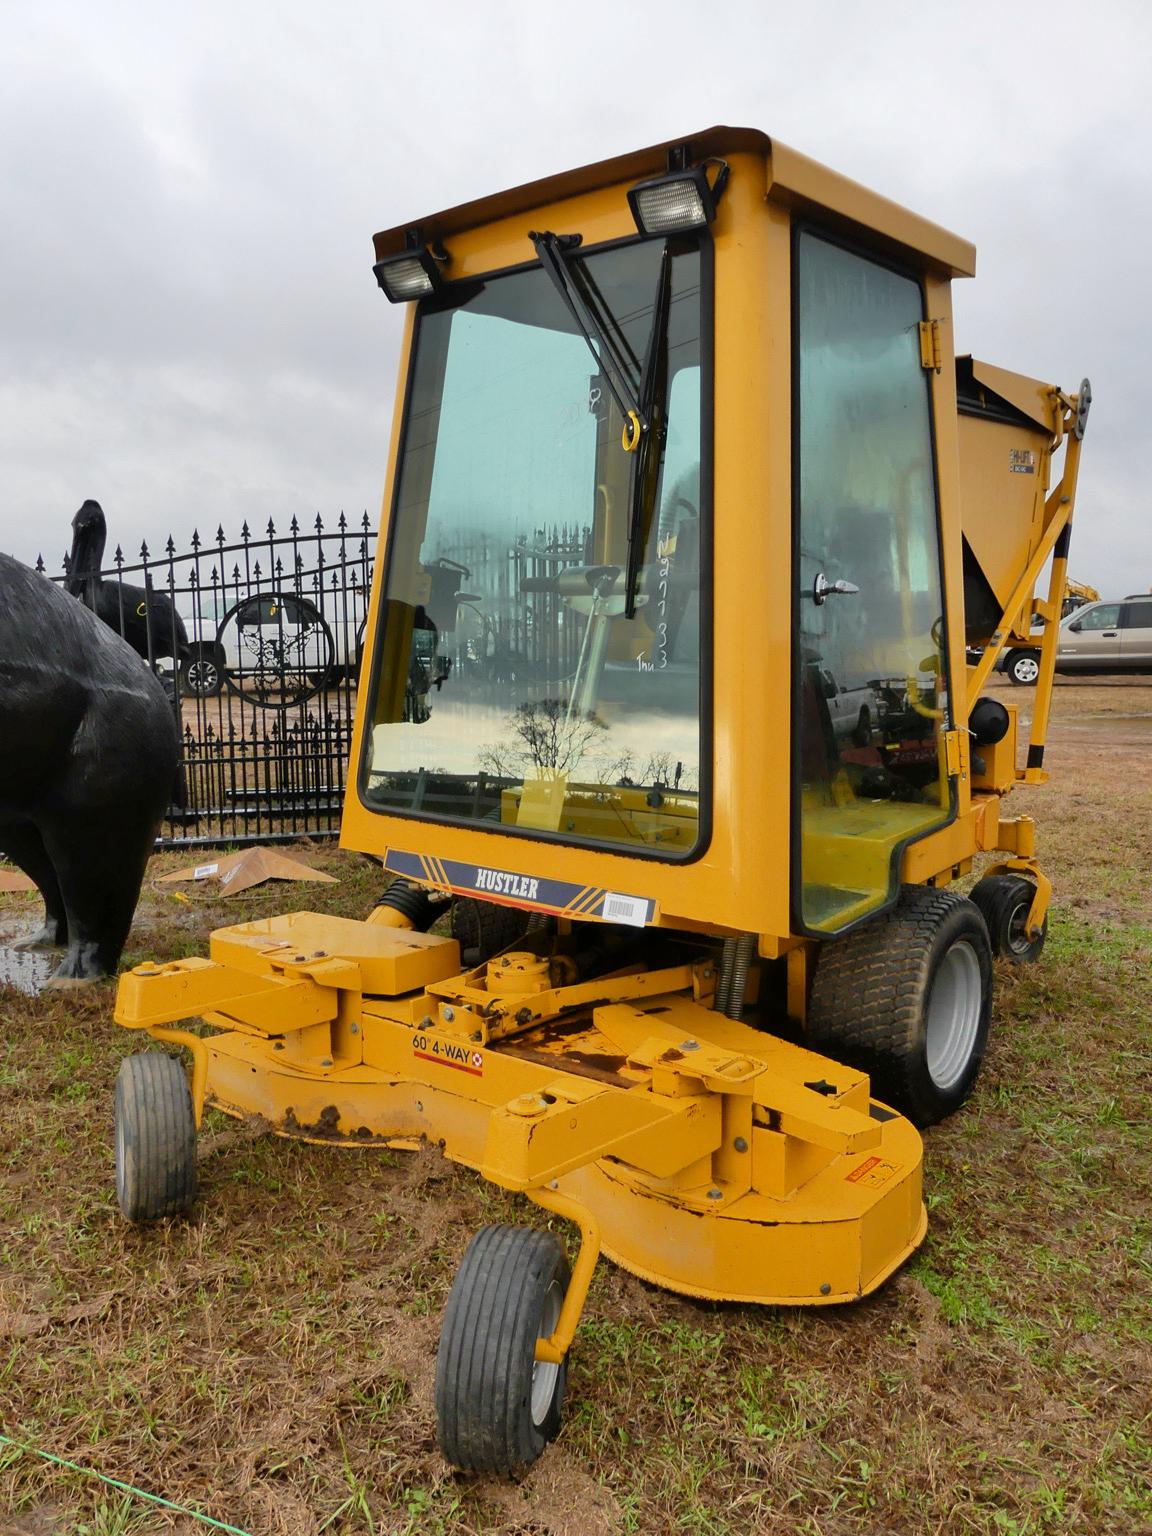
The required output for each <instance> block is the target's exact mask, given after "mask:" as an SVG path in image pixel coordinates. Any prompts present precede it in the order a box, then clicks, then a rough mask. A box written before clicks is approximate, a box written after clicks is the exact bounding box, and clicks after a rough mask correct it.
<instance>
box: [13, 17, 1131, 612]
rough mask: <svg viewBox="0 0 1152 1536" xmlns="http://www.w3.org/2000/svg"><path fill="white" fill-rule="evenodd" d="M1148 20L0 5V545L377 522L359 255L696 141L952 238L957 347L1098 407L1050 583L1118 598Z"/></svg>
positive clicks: (373, 364) (1126, 548) (389, 323)
mask: <svg viewBox="0 0 1152 1536" xmlns="http://www.w3.org/2000/svg"><path fill="white" fill-rule="evenodd" d="M1150 57H1152V5H1149V4H1146V3H1142V0H1094V3H1093V4H1091V5H1088V6H1085V5H1083V4H1082V3H1068V0H1048V3H1043V4H1041V3H1009V0H1000V3H988V0H965V3H964V4H963V5H956V4H954V3H948V4H939V3H936V0H919V3H912V0H908V3H902V4H897V3H893V0H867V3H866V4H861V3H860V0H849V3H840V0H824V3H821V0H807V3H804V4H798V3H795V0H793V3H789V4H781V3H777V0H758V3H726V0H710V3H708V4H703V5H702V4H699V3H693V4H687V3H683V0H663V3H659V4H649V3H645V0H634V3H633V4H631V5H620V4H619V3H613V4H603V3H599V0H582V3H580V4H578V5H576V4H574V5H570V6H568V5H564V4H563V3H561V0H554V3H552V4H544V3H539V0H538V3H534V4H529V3H523V4H521V3H510V0H504V3H493V0H472V3H468V4H462V3H460V0H440V3H438V4H435V5H425V6H413V5H407V4H406V5H403V6H400V5H395V4H389V3H387V0H385V3H383V4H378V5H376V6H373V7H368V6H363V5H360V4H356V5H351V4H348V3H346V0H328V3H327V4H325V5H323V6H321V5H317V4H315V3H309V4H302V3H299V0H277V3H276V4H266V3H260V0H247V3H237V0H231V3H227V4H225V3H220V0H199V3H198V4H197V5H195V6H181V7H179V8H177V7H175V6H172V5H168V4H164V3H163V0H161V3H159V4H157V3H156V0H151V3H149V4H128V3H116V0H101V3H100V4H93V3H92V0H87V3H83V4H79V3H66V0H32V3H28V0H0V63H2V68H3V77H2V78H3V82H4V83H3V89H2V91H0V185H2V188H3V200H2V203H0V218H2V225H0V228H2V236H0V464H2V468H3V488H4V491H3V500H2V503H0V548H2V549H6V550H8V551H10V552H11V553H13V554H15V555H17V556H19V557H20V558H22V559H25V560H32V559H34V558H35V556H36V554H37V552H38V551H43V553H44V556H45V559H46V560H47V561H48V562H49V565H50V567H51V568H52V569H57V568H58V565H59V560H60V556H61V554H62V552H63V551H64V549H66V548H67V546H68V543H69V540H70V529H69V523H70V519H71V517H72V513H73V512H74V511H75V509H76V508H77V507H78V506H79V504H80V502H81V501H82V500H83V499H84V498H85V497H88V496H92V497H95V498H96V499H97V500H99V501H100V502H101V503H102V504H103V506H104V509H105V511H106V513H107V515H108V520H109V524H110V528H111V534H112V538H113V540H114V541H115V540H119V541H121V542H122V543H123V544H124V547H125V550H126V552H127V551H129V550H131V551H132V552H133V553H134V552H135V549H136V548H137V547H138V545H139V541H140V539H141V538H143V537H147V538H148V540H149V542H150V543H152V544H155V543H157V542H159V543H162V542H163V538H164V536H165V535H166V534H167V533H168V532H169V531H170V530H171V531H172V532H173V533H174V534H175V535H176V537H177V539H178V540H182V539H183V538H186V536H187V534H188V533H189V532H190V531H191V528H192V527H193V526H194V525H198V526H199V527H200V529H201V531H202V532H203V531H206V530H210V531H213V532H214V531H215V528H216V526H217V524H219V523H222V524H223V525H224V527H225V530H226V531H228V532H231V531H233V530H234V529H236V528H237V527H238V525H239V523H240V521H241V520H242V519H244V518H247V519H248V520H249V522H250V523H252V524H253V525H254V526H255V527H259V528H262V527H263V525H264V524H265V523H266V522H267V520H268V518H269V516H271V517H274V518H275V519H277V521H279V520H280V519H283V520H284V521H285V522H287V520H288V519H289V518H290V516H291V515H292V514H293V513H296V514H298V515H300V516H302V517H305V516H306V517H307V518H309V519H311V518H312V517H314V516H315V513H316V512H317V511H319V512H321V513H323V514H324V515H325V517H327V516H329V515H335V514H336V513H337V512H339V511H340V510H341V509H343V510H345V511H346V512H348V513H350V514H355V515H357V516H358V515H359V514H360V513H361V512H362V511H364V510H365V509H368V511H369V512H370V514H371V516H372V519H373V522H375V520H376V517H377V514H378V508H379V500H380V492H381V486H382V480H383V474H384V469H385V461H386V455H387V433H388V427H389V423H390V419H391V411H392V398H393V391H394V387H395V373H396V356H397V348H398V341H399V332H400V318H401V317H400V312H399V311H398V310H397V309H396V308H394V307H393V306H391V305H389V304H388V303H387V302H386V301H385V300H384V298H383V296H382V295H381V294H380V292H379V291H378V290H377V288H376V286H375V283H374V280H373V277H372V272H371V263H372V247H371V236H372V233H373V232H374V231H375V230H377V229H380V228H384V227H387V226H389V225H393V224H396V223H399V222H401V221H403V220H405V219H407V218H410V217H415V216H417V215H420V214H422V213H427V212H429V211H432V210H434V209H436V208H440V207H447V206H449V205H451V204H454V203H458V202H462V201H464V200H465V199H467V198H471V197H476V196H479V195H482V194H484V193H487V192H491V191H494V190H496V189H498V188H501V187H505V186H514V185H516V184H518V183H520V182H523V181H528V180H530V179H532V178H533V177H537V176H544V175H547V174H549V173H551V172H554V171H560V170H564V169H567V168H569V167H571V166H574V165H580V164H584V163H586V162H588V161H593V160H597V159H600V158H602V157H605V156H607V155H610V154H614V153H617V152H620V151H623V150H626V149H630V148H634V147H638V146H640V145H643V144H648V143H653V142H656V141H659V140H661V139H664V138H668V137H672V136H675V135H680V134H685V133H688V132H690V131H692V130H694V129H700V128H703V127H706V126H709V125H711V124H713V123H725V122H726V123H736V124H748V125H751V126H755V127H761V128H763V129H765V130H766V131H767V132H768V133H770V134H775V135H777V136H778V137H780V138H781V139H783V140H784V141H785V142H787V143H789V144H791V145H793V146H794V147H796V148H798V149H801V150H804V151H805V152H806V153H808V154H811V155H814V156H815V157H816V158H817V159H819V160H823V161H825V162H826V163H827V164H829V165H831V166H833V167H835V168H836V169H837V170H840V171H843V172H845V173H846V174H848V175H850V176H853V177H855V178H856V179H857V180H859V181H862V182H864V183H865V184H867V185H869V186H872V187H874V188H876V189H877V190H879V191H882V192H884V193H886V194H887V195H888V196H890V197H893V198H895V199H896V200H897V201H899V202H902V203H905V204H907V205H908V206H909V207H911V208H913V209H915V210H917V211H918V212H920V213H923V214H925V215H927V216H928V217H930V218H932V219H934V220H936V221H937V222H938V223H941V224H943V225H945V226H947V227H948V228H951V229H953V230H955V231H957V233H959V234H962V235H964V236H965V237H967V238H968V239H971V240H973V241H974V242H975V244H976V246H977V250H978V267H979V273H978V276H977V278H976V279H975V281H972V282H962V283H958V284H957V285H956V290H955V300H956V317H957V343H958V347H959V349H960V350H961V351H972V352H975V353H976V355H977V356H979V357H983V358H986V359H988V360H989V361H993V362H996V363H999V364H1002V365H1003V366H1006V367H1009V368H1014V369H1017V370H1019V371H1021V372H1025V373H1031V374H1035V375H1037V376H1039V377H1042V378H1045V379H1048V380H1051V381H1053V382H1059V383H1060V384H1062V385H1064V386H1065V387H1066V388H1069V389H1074V388H1075V387H1076V386H1077V385H1078V384H1079V381H1080V378H1081V377H1082V375H1084V374H1088V375H1090V377H1091V379H1092V383H1093V389H1094V393H1095V398H1096V404H1095V406H1094V410H1093V416H1092V421H1091V428H1090V432H1089V436H1088V441H1087V443H1086V445H1085V455H1084V461H1083V472H1082V476H1081V496H1080V502H1079V510H1078V516H1077V523H1076V532H1075V536H1074V539H1073V550H1072V556H1073V558H1072V571H1073V573H1074V574H1075V575H1077V576H1078V577H1080V578H1081V579H1083V580H1087V581H1090V582H1092V583H1093V584H1094V585H1096V586H1098V587H1100V589H1101V590H1102V591H1103V592H1104V593H1105V595H1114V594H1118V593H1123V592H1127V591H1135V590H1139V589H1142V588H1147V587H1149V586H1150V585H1152V533H1150V529H1152V498H1150V496H1149V493H1148V489H1147V486H1148V482H1149V479H1150V478H1152V465H1150V464H1149V462H1148V449H1149V426H1148V421H1149V416H1148V408H1147V398H1146V397H1147V386H1146V383H1145V379H1146V375H1147V369H1148V361H1147V353H1148V341H1149V322H1148V282H1147V275H1146V274H1147V272H1148V268H1149V246H1148V241H1149V239H1150V237H1152V200H1150V195H1149V194H1150V190H1152V105H1150V103H1152V88H1150V87H1149V84H1148V78H1147V71H1148V61H1149V58H1150Z"/></svg>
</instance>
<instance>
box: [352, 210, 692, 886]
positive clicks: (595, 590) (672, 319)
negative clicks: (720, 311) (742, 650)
mask: <svg viewBox="0 0 1152 1536" xmlns="http://www.w3.org/2000/svg"><path fill="white" fill-rule="evenodd" d="M668 251H669V253H670V259H671V304H670V306H669V313H668V322H667V328H666V332H665V334H664V335H662V336H656V335H654V334H653V331H654V322H653V313H654V305H655V300H656V295H657V285H658V281H659V275H660V271H661V261H662V258H663V257H664V252H665V244H664V243H663V242H659V241H646V242H641V243H636V244H632V245H628V246H622V247H619V248H617V249H615V250H611V251H603V252H601V253H599V254H593V255H590V256H587V257H585V258H584V260H583V262H582V264H581V265H582V275H583V276H584V278H585V279H586V281H587V284H588V288H589V291H590V292H592V294H593V295H594V296H595V300H596V303H597V307H598V309H599V311H600V313H601V315H602V317H603V320H604V324H605V325H606V326H611V327H614V332H613V334H614V339H615V340H616V342H617V344H618V346H617V350H619V351H620V352H622V353H623V355H624V356H625V358H626V359H628V360H629V366H630V367H633V368H634V370H635V377H636V380H637V381H639V379H640V378H641V377H642V374H643V371H644V363H645V361H646V359H648V358H649V355H650V349H652V348H655V349H657V350H656V352H655V354H653V355H654V357H655V359H656V361H657V363H658V365H659V366H657V367H656V369H655V376H656V377H657V378H658V379H659V381H660V387H659V391H658V399H657V400H656V401H655V402H654V407H655V408H654V431H655V433H656V434H657V437H656V441H657V442H658V443H659V445H660V449H661V451H660V453H659V454H658V455H657V463H658V465H659V474H658V477H657V478H656V480H655V482H654V484H653V485H652V486H650V487H649V494H648V495H646V496H644V495H641V496H640V497H639V502H638V505H639V510H640V513H641V517H640V521H639V528H640V549H641V555H640V560H639V574H638V580H637V586H636V602H635V605H634V606H635V612H634V616H633V617H631V618H629V617H628V616H627V609H628V606H629V605H628V602H627V593H626V591H625V586H626V571H627V564H628V559H627V557H628V537H629V528H630V526H631V523H632V514H633V509H634V505H636V504H637V503H636V500H635V498H636V495H637V492H636V487H635V486H634V483H633V480H634V474H635V467H636V464H637V461H638V459H639V457H640V456H639V455H637V454H635V453H629V452H627V451H625V449H624V447H623V443H622V435H623V428H624V421H623V416H622V413H621V411H620V408H619V407H618V405H617V404H616V402H615V400H614V399H613V398H612V395H611V393H610V391H609V390H608V388H607V387H606V385H605V380H604V378H603V376H602V375H600V374H598V373H597V372H596V363H595V361H594V360H593V358H592V356H591V355H590V353H589V349H588V345H587V344H586V342H585V339H584V337H583V336H582V335H581V334H580V333H579V332H578V331H577V330H576V329H575V325H574V322H573V320H572V318H571V316H570V315H569V313H568V311H567V309H566V307H565V305H564V303H563V301H562V299H561V298H560V296H559V295H558V294H557V292H556V291H555V289H554V288H553V287H552V285H551V283H550V282H549V280H548V278H547V276H546V275H545V274H544V273H543V272H542V271H541V270H539V269H538V268H534V269H530V270H527V271H522V272H517V273H513V274H510V275H508V276H505V277H501V278H496V279H493V280H491V281H489V282H486V283H477V284H473V285H468V288H467V291H466V292H465V293H464V294H463V296H461V295H460V294H459V292H457V293H455V294H453V295H452V296H451V297H449V298H447V299H444V300H440V301H436V302H429V303H427V304H426V305H425V306H424V308H423V311H422V314H421V318H420V323H419V327H418V332H417V349H416V358H415V365H414V369H413V375H412V385H411V391H410V398H409V402H408V411H407V417H406V424H405V435H404V440H403V443H402V446H401V460H400V472H399V489H398V495H397V501H396V508H395V513H394V516H393V519H392V525H391V533H390V547H389V551H388V564H387V575H386V586H385V603H384V606H383V617H382V626H383V627H382V633H381V639H380V651H381V656H382V662H381V666H380V669H379V672H378V683H377V690H376V697H375V701H374V716H373V719H374V724H373V728H372V731H371V734H370V738H369V741H368V743H367V748H366V756H367V760H366V765H365V768H366V772H365V777H364V788H363V793H364V796H365V799H366V801H367V803H368V804H369V805H373V806H376V807H379V808H382V809H384V808H387V809H397V810H402V811H410V812H415V813H418V814H423V815H432V816H438V817H450V818H453V819H460V820H465V821H489V822H491V821H499V822H500V823H502V824H503V826H504V827H506V828H508V829H512V828H524V829H530V830H532V831H534V832H541V831H543V832H552V833H557V834H559V835H560V836H562V837H564V838H565V839H566V840H571V841H576V840H581V839H588V840H595V841H598V842H609V843H616V844H622V845H624V846H627V847H629V848H633V849H637V850H639V849H647V850H652V851H656V852H660V853H663V854H665V855H666V856H683V855H684V854H687V853H688V852H690V851H691V849H692V848H693V846H694V845H695V843H696V839H697V832H698V825H699V789H700V750H701V749H700V710H699V693H700V679H699V670H700V635H699V625H700V592H699V585H700V559H699V550H700V489H699V481H700V470H699V464H700V421H701V389H700V315H701V295H700V256H699V250H698V247H697V246H696V244H695V243H694V242H692V241H684V240H681V241H673V242H670V243H669V244H668Z"/></svg>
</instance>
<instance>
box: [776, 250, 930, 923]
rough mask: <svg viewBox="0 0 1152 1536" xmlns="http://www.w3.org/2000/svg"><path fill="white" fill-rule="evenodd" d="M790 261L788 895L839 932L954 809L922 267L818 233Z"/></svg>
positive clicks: (804, 919)
mask: <svg viewBox="0 0 1152 1536" xmlns="http://www.w3.org/2000/svg"><path fill="white" fill-rule="evenodd" d="M793 260H794V279H793V281H794V291H795V315H796V330H795V334H794V341H793V345H794V357H793V368H794V370H795V390H794V399H795V414H794V419H793V432H794V434H795V444H794V446H795V463H796V473H795V478H794V485H793V494H794V500H795V506H794V539H795V560H794V567H793V568H794V571H795V573H796V589H795V595H794V608H795V612H796V615H797V625H796V635H795V644H794V659H793V667H794V673H793V677H794V700H795V703H794V720H795V724H794V731H793V737H794V741H795V742H796V749H795V788H794V798H793V824H794V833H795V834H796V835H795V836H794V843H795V842H796V841H798V844H799V847H798V855H799V856H798V858H795V859H794V861H793V865H794V880H795V882H796V883H795V887H794V891H793V906H794V913H795V920H796V922H797V923H798V925H799V929H800V931H802V932H816V933H836V932H840V931H842V930H843V929H844V928H846V927H848V926H850V925H851V924H852V923H854V922H857V921H858V920H859V919H860V918H862V917H864V916H866V915H867V914H868V913H870V912H874V911H876V910H877V909H879V908H880V907H882V906H884V905H886V904H887V903H888V902H889V901H890V900H891V899H893V898H894V897H895V895H896V892H897V887H898V881H899V855H900V852H901V851H902V849H903V848H904V846H905V845H906V844H907V843H908V842H910V841H911V840H913V839H914V838H917V837H921V836H923V835H924V834H925V833H927V832H929V831H931V830H932V829H934V828H935V827H938V826H940V825H941V824H942V823H943V822H945V821H947V820H948V819H949V817H950V815H951V793H950V785H949V782H948V779H947V775H946V772H945V769H944V765H943V762H942V753H943V726H944V719H945V711H946V707H947V704H946V700H947V687H946V677H945V672H944V656H945V654H946V650H945V636H944V601H943V596H942V580H941V558H940V529H939V517H938V513H937V503H936V471H935V453H934V438H933V426H932V416H931V410H930V402H929V385H928V376H927V374H926V373H925V371H924V368H923V366H922V363H921V357H920V343H919V323H920V321H921V320H922V319H923V316H924V302H923V293H922V289H921V283H920V278H919V276H918V275H916V274H912V273H908V272H904V271H900V270H896V269H894V268H892V267H890V266H888V265H886V264H884V263H882V262H879V261H877V260H874V259H872V258H870V257H869V256H867V255H865V254H862V253H860V252H859V251H856V250H852V249H848V248H846V247H845V246H842V245H840V244H838V243H837V242H835V241H834V240H831V239H829V238H827V237H826V236H825V235H823V234H821V233H820V232H817V231H815V230H807V229H805V230H802V231H800V232H798V234H797V235H796V238H795V244H794V256H793ZM797 874H798V876H799V878H798V880H796V875H797Z"/></svg>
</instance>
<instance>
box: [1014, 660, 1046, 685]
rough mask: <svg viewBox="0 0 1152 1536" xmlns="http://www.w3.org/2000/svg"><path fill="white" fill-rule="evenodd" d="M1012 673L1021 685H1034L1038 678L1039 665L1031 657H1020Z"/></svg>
mask: <svg viewBox="0 0 1152 1536" xmlns="http://www.w3.org/2000/svg"><path fill="white" fill-rule="evenodd" d="M1013 671H1014V672H1015V673H1016V676H1017V677H1018V678H1019V679H1020V681H1021V682H1022V683H1034V682H1035V681H1036V679H1037V678H1038V677H1039V676H1040V663H1039V662H1038V661H1037V660H1036V659H1035V657H1033V656H1021V658H1020V660H1019V661H1017V662H1015V663H1014V665H1013Z"/></svg>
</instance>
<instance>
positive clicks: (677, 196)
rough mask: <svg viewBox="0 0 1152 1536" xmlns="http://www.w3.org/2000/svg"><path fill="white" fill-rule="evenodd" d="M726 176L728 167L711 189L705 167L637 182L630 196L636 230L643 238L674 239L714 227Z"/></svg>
mask: <svg viewBox="0 0 1152 1536" xmlns="http://www.w3.org/2000/svg"><path fill="white" fill-rule="evenodd" d="M727 172H728V167H727V166H722V167H721V169H720V174H719V175H718V176H717V178H716V181H715V183H714V184H711V185H710V184H709V181H708V171H707V167H706V166H703V165H696V166H693V167H692V168H691V169H690V170H683V171H673V172H671V173H670V174H669V175H667V176H661V177H659V178H657V179H656V180H655V181H641V182H638V183H637V185H636V186H634V187H633V188H632V189H631V191H630V192H629V193H628V202H629V204H630V206H631V208H632V217H633V218H634V219H635V220H636V228H637V229H638V230H639V231H640V233H641V234H642V235H671V234H675V233H677V232H678V231H680V230H688V229H700V228H702V227H703V226H704V225H705V224H711V222H712V220H713V219H714V218H715V217H716V204H717V202H718V201H719V199H720V193H721V192H722V191H723V188H724V182H725V181H726V180H727Z"/></svg>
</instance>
